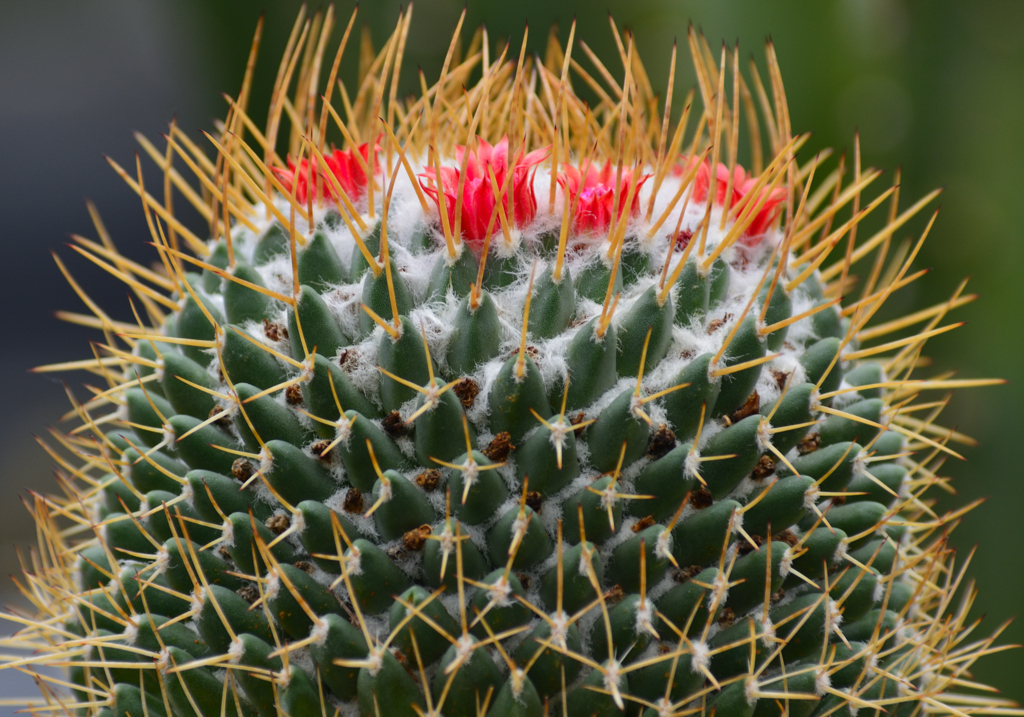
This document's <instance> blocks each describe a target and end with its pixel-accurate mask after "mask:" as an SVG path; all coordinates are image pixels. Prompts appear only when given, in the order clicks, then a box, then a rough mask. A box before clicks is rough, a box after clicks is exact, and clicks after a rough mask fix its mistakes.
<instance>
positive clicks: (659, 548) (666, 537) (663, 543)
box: [654, 530, 672, 560]
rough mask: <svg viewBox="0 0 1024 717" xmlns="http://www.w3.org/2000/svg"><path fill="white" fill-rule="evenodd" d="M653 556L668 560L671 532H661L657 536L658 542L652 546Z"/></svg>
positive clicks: (670, 547) (670, 548)
mask: <svg viewBox="0 0 1024 717" xmlns="http://www.w3.org/2000/svg"><path fill="white" fill-rule="evenodd" d="M654 555H655V556H656V557H659V558H661V559H662V560H669V556H670V555H672V531H670V530H663V531H661V533H659V534H658V540H657V542H656V543H655V544H654Z"/></svg>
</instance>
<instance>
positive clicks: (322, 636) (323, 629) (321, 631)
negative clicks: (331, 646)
mask: <svg viewBox="0 0 1024 717" xmlns="http://www.w3.org/2000/svg"><path fill="white" fill-rule="evenodd" d="M327 633H328V626H327V621H326V620H319V619H318V620H317V621H316V622H314V623H313V629H312V630H310V631H309V637H310V639H311V640H312V641H313V644H314V645H316V646H317V647H323V645H324V643H325V642H327Z"/></svg>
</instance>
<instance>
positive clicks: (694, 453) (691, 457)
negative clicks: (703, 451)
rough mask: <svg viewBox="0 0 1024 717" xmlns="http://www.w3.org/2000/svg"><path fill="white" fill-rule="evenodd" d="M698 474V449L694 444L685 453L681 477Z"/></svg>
mask: <svg viewBox="0 0 1024 717" xmlns="http://www.w3.org/2000/svg"><path fill="white" fill-rule="evenodd" d="M699 474H700V451H699V450H698V449H697V447H696V446H694V447H693V448H691V449H690V452H689V453H687V454H686V460H684V461H683V478H696V477H697V476H698V475H699Z"/></svg>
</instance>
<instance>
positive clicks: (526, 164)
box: [420, 137, 548, 251]
mask: <svg viewBox="0 0 1024 717" xmlns="http://www.w3.org/2000/svg"><path fill="white" fill-rule="evenodd" d="M465 153H466V148H465V147H463V146H461V145H460V146H457V147H456V148H455V158H456V159H457V160H458V163H459V167H441V182H440V184H441V187H440V191H443V192H444V201H445V209H446V210H447V213H448V226H449V227H450V228H451V229H452V231H455V205H456V203H457V202H458V195H459V177H460V167H461V166H462V159H463V157H464V156H465ZM547 156H548V148H547V147H545V148H544V149H538V150H536V151H534V152H530V153H529V154H527V155H526V156H525V157H522V156H520V155H519V154H518V153H517V154H516V155H515V156H514V157H513V162H512V167H511V172H512V177H511V180H510V182H509V188H508V195H509V196H508V198H507V199H506V203H505V206H506V211H507V207H508V204H509V203H511V204H512V205H513V213H514V215H515V216H514V217H510V219H511V221H512V223H513V225H514V226H516V227H518V228H520V229H522V228H523V227H526V226H527V225H529V224H530V222H532V221H533V218H534V217H535V216H536V215H537V198H536V197H535V196H534V193H533V175H534V173H535V172H536V167H537V165H538V164H540V163H541V162H543V161H544V160H545V159H546V158H547ZM488 168H490V169H491V170H493V172H494V179H495V181H496V182H497V183H498V188H499V190H500V188H501V187H502V185H503V184H504V183H505V178H506V176H508V172H509V166H508V138H507V137H502V139H501V141H500V142H498V143H497V144H496V145H493V146H492V145H491V144H489V143H488V142H486V141H484V140H482V139H478V140H477V148H476V151H475V152H470V154H469V158H468V159H467V161H466V177H465V183H464V186H463V189H462V213H461V220H462V223H461V232H462V238H463V239H464V240H465V241H466V242H467V243H468V244H469V245H470V247H471V248H472V249H473V250H474V251H479V248H480V245H481V244H482V243H483V241H484V239H485V238H486V234H487V226H488V224H490V221H491V214H492V213H493V212H494V189H493V187H492V186H491V178H490V172H488ZM420 177H424V178H426V179H433V180H435V182H433V183H430V182H426V181H424V180H421V181H420V184H421V186H422V187H423V191H425V192H426V193H427V194H428V195H430V197H431V199H433V200H434V203H435V204H436V205H437V210H438V212H440V211H441V201H440V198H439V194H438V187H437V182H436V179H437V177H436V173H435V172H434V170H433V168H429V167H428V168H427V170H426V171H424V172H423V173H421V174H420ZM499 227H500V225H499V223H498V220H497V219H496V220H495V222H494V224H493V226H492V229H491V231H492V233H493V232H495V231H497V230H498V229H499Z"/></svg>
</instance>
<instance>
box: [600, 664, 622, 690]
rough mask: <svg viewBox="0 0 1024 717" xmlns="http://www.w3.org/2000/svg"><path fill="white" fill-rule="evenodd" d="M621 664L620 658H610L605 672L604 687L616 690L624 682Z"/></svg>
mask: <svg viewBox="0 0 1024 717" xmlns="http://www.w3.org/2000/svg"><path fill="white" fill-rule="evenodd" d="M620 668H621V665H619V661H618V660H608V666H607V667H606V668H605V673H604V688H605V689H606V690H608V691H609V692H612V693H614V692H616V691H617V690H618V689H619V684H620V683H621V682H622V673H621V672H620Z"/></svg>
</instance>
